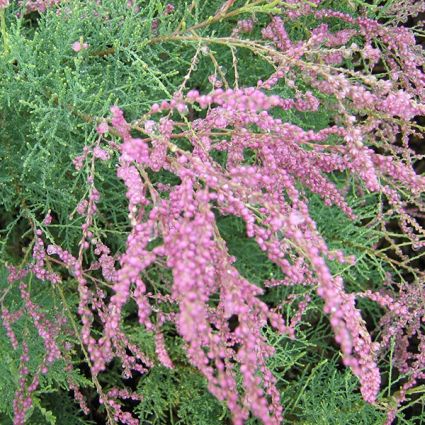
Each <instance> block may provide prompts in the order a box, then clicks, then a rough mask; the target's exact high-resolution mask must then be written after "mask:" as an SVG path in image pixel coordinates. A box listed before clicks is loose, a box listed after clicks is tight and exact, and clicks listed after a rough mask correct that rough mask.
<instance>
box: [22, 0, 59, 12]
mask: <svg viewBox="0 0 425 425" xmlns="http://www.w3.org/2000/svg"><path fill="white" fill-rule="evenodd" d="M60 2H61V0H19V5H20V6H24V7H25V11H26V13H31V12H41V13H42V12H45V11H46V10H47V9H49V8H51V7H53V6H56V5H58V4H59V3H60Z"/></svg>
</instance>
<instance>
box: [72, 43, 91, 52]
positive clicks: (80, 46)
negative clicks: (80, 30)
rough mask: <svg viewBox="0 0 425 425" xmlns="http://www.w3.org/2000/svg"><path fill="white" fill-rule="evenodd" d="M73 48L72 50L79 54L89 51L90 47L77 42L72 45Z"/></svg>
mask: <svg viewBox="0 0 425 425" xmlns="http://www.w3.org/2000/svg"><path fill="white" fill-rule="evenodd" d="M71 47H72V50H74V52H79V51H80V50H82V49H88V48H89V45H88V44H87V43H83V42H81V41H76V42H75V43H72V46H71Z"/></svg>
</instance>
